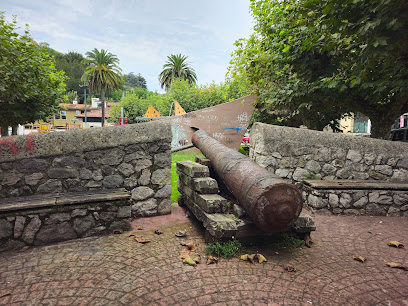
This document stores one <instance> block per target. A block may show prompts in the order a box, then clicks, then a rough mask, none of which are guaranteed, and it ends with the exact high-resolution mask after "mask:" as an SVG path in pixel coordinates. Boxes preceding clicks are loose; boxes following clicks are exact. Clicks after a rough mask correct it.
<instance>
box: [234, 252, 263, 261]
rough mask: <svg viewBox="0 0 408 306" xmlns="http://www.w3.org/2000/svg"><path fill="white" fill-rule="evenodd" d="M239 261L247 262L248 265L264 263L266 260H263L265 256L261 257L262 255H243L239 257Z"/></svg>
mask: <svg viewBox="0 0 408 306" xmlns="http://www.w3.org/2000/svg"><path fill="white" fill-rule="evenodd" d="M240 258H241V260H243V261H249V262H250V263H255V262H256V263H263V262H265V261H267V260H266V258H265V256H263V255H262V254H259V253H257V254H244V255H241V257H240Z"/></svg>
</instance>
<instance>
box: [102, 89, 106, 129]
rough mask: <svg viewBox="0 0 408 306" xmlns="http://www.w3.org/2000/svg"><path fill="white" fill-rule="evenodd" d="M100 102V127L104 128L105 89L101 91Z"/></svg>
mask: <svg viewBox="0 0 408 306" xmlns="http://www.w3.org/2000/svg"><path fill="white" fill-rule="evenodd" d="M101 100H102V118H101V123H102V127H104V126H105V88H103V86H102V89H101Z"/></svg>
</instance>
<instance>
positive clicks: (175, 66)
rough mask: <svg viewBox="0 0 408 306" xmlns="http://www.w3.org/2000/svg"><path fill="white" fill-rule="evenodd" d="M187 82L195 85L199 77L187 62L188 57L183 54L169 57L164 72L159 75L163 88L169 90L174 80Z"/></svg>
mask: <svg viewBox="0 0 408 306" xmlns="http://www.w3.org/2000/svg"><path fill="white" fill-rule="evenodd" d="M176 78H178V79H182V80H187V81H188V83H189V84H195V83H196V81H197V75H196V74H195V71H194V69H193V68H191V67H190V66H189V63H188V62H187V56H185V55H181V54H176V55H174V54H171V55H170V56H167V61H166V63H165V64H164V65H163V71H162V72H161V73H160V75H159V82H160V86H161V88H164V89H166V90H168V89H169V88H170V86H171V82H172V81H173V79H176Z"/></svg>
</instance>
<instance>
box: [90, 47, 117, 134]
mask: <svg viewBox="0 0 408 306" xmlns="http://www.w3.org/2000/svg"><path fill="white" fill-rule="evenodd" d="M86 65H87V67H86V74H87V79H88V80H89V89H90V90H91V91H96V92H100V94H101V102H102V126H105V92H110V91H111V89H119V88H120V86H121V83H122V80H121V69H120V68H119V59H118V58H117V56H116V55H114V54H112V53H110V52H108V51H105V50H104V49H102V50H101V51H99V50H98V49H96V48H95V49H93V50H92V51H88V52H86Z"/></svg>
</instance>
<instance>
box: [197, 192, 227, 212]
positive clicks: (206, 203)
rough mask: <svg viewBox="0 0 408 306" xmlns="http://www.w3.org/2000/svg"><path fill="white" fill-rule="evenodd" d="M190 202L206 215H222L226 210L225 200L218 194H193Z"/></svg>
mask: <svg viewBox="0 0 408 306" xmlns="http://www.w3.org/2000/svg"><path fill="white" fill-rule="evenodd" d="M192 200H193V201H194V202H195V204H197V205H198V206H199V207H200V208H201V209H202V210H203V211H205V212H206V213H209V214H212V213H223V212H226V211H227V210H228V205H227V200H226V199H224V198H223V197H222V196H220V195H218V194H199V193H196V192H194V193H193V197H192Z"/></svg>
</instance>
